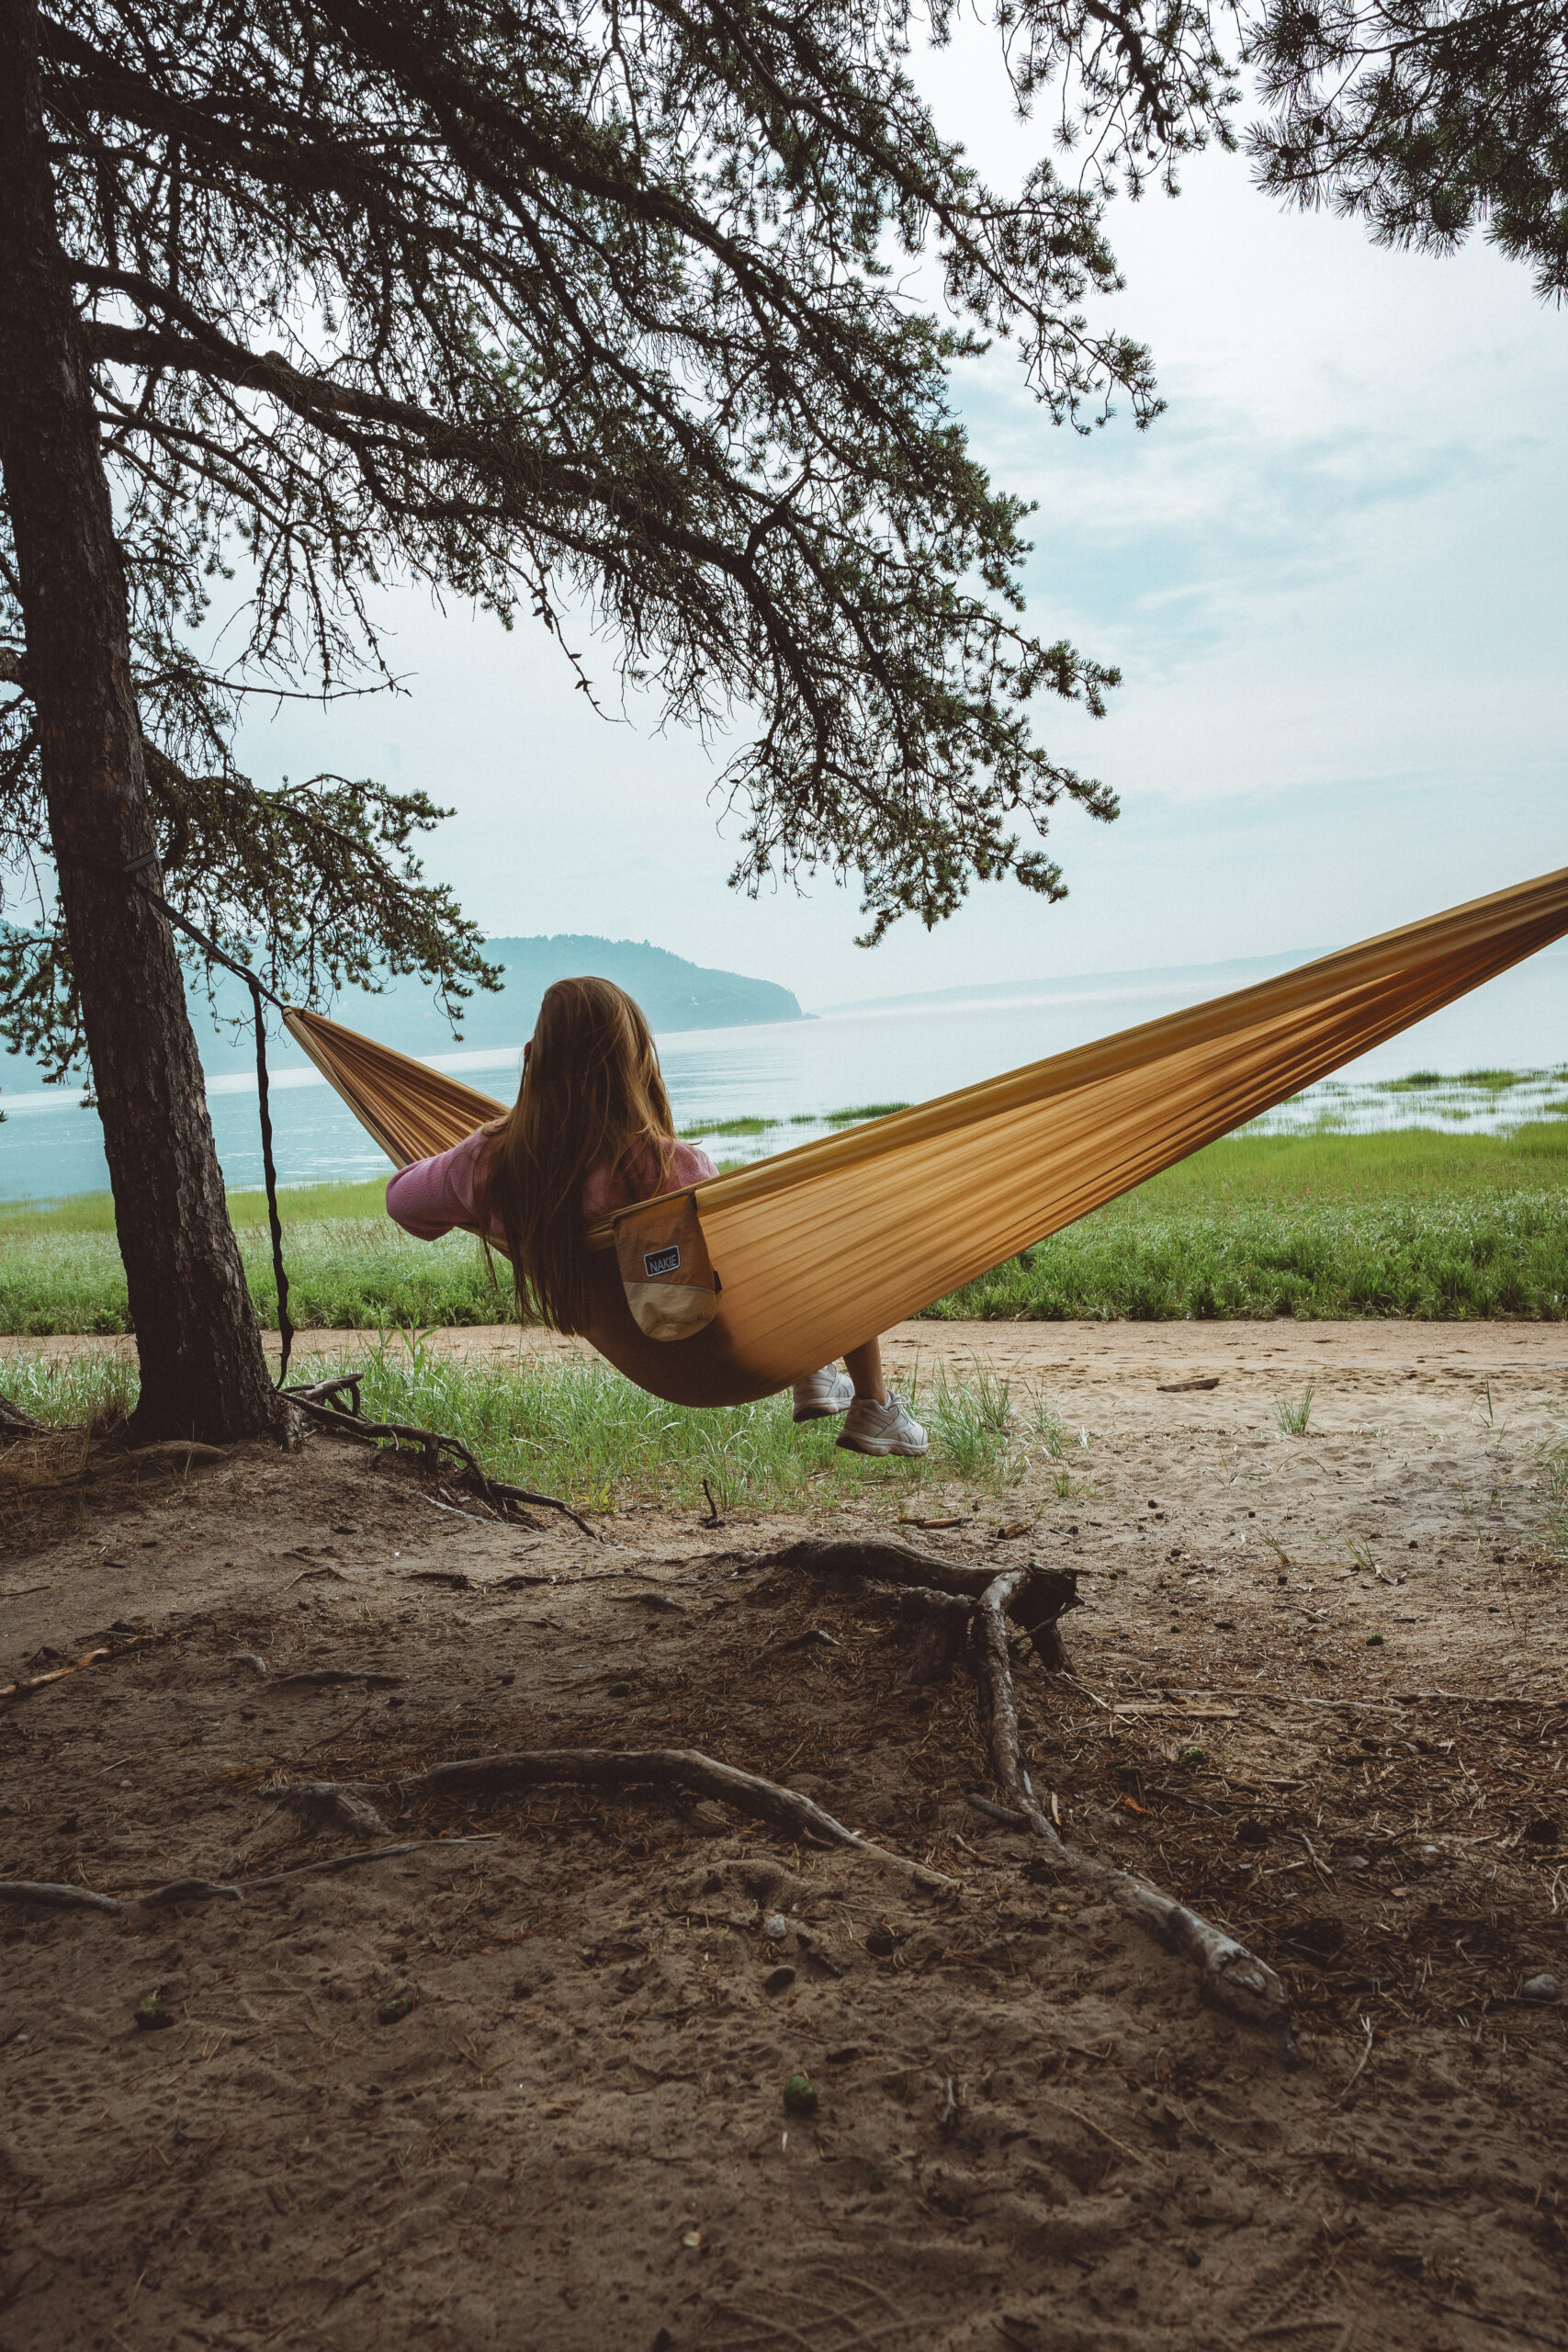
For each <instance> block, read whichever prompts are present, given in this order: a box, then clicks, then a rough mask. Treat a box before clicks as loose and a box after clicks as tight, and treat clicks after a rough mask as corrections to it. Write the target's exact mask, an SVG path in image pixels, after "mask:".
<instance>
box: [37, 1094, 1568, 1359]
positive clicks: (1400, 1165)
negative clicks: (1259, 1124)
mask: <svg viewBox="0 0 1568 2352" xmlns="http://www.w3.org/2000/svg"><path fill="white" fill-rule="evenodd" d="M1565 1178H1568V1121H1562V1120H1556V1121H1550V1122H1542V1123H1540V1124H1539V1125H1533V1126H1526V1127H1522V1128H1520V1129H1519V1130H1517V1133H1515V1134H1514V1135H1511V1136H1478V1135H1470V1136H1464V1135H1450V1134H1441V1133H1437V1132H1433V1131H1431V1130H1427V1129H1424V1128H1412V1129H1404V1130H1399V1131H1396V1132H1393V1133H1390V1134H1382V1135H1365V1136H1344V1135H1323V1134H1316V1135H1305V1136H1235V1137H1231V1138H1228V1139H1227V1140H1226V1141H1224V1142H1223V1143H1218V1144H1213V1145H1211V1146H1210V1148H1208V1150H1206V1151H1202V1152H1200V1153H1198V1154H1197V1155H1196V1156H1195V1157H1194V1158H1193V1159H1190V1160H1187V1161H1184V1162H1183V1163H1182V1165H1181V1166H1180V1167H1179V1168H1173V1169H1170V1170H1168V1171H1167V1173H1166V1174H1165V1175H1163V1176H1158V1177H1156V1178H1155V1179H1154V1180H1153V1181H1152V1182H1150V1183H1147V1184H1145V1185H1143V1186H1141V1187H1140V1188H1139V1190H1138V1191H1137V1192H1135V1193H1129V1194H1128V1195H1127V1197H1126V1198H1125V1199H1124V1200H1121V1201H1113V1202H1111V1204H1109V1205H1108V1206H1107V1207H1105V1208H1103V1209H1100V1210H1099V1211H1097V1212H1096V1214H1095V1215H1094V1216H1090V1217H1086V1218H1085V1219H1084V1220H1083V1221H1082V1222H1081V1223H1080V1224H1078V1225H1077V1226H1074V1227H1070V1228H1069V1229H1068V1230H1067V1231H1066V1232H1065V1233H1061V1234H1057V1235H1056V1236H1055V1237H1054V1238H1052V1239H1051V1240H1050V1241H1047V1242H1043V1243H1042V1244H1040V1246H1039V1247H1038V1248H1036V1249H1035V1250H1030V1251H1027V1252H1026V1253H1025V1256H1024V1258H1023V1259H1022V1260H1014V1261H1010V1262H1009V1263H1008V1264H1007V1265H1005V1266H1003V1267H1000V1268H998V1269H997V1270H996V1271H995V1272H991V1273H988V1274H986V1275H983V1276H982V1277H981V1278H980V1279H979V1280H978V1281H976V1282H973V1283H969V1284H967V1285H966V1287H965V1288H964V1290H962V1291H959V1292H957V1293H955V1294H954V1295H953V1296H952V1297H951V1298H947V1299H944V1300H942V1301H941V1302H940V1303H939V1304H938V1305H937V1306H933V1307H932V1308H931V1309H930V1310H929V1311H930V1312H931V1314H933V1315H936V1316H944V1317H946V1316H974V1317H982V1318H996V1317H1003V1318H1012V1317H1021V1318H1023V1319H1026V1320H1041V1321H1049V1320H1052V1319H1055V1318H1057V1317H1136V1318H1145V1317H1156V1318H1160V1317H1213V1316H1226V1317H1230V1316H1235V1317H1271V1316H1276V1315H1297V1316H1303V1317H1326V1316H1359V1315H1399V1316H1412V1317H1437V1318H1457V1317H1468V1316H1492V1315H1500V1316H1521V1317H1530V1318H1538V1319H1553V1320H1555V1319H1558V1318H1561V1317H1564V1316H1565V1315H1568V1185H1565V1182H1564V1180H1565ZM382 1192H383V1187H382V1186H381V1185H380V1184H377V1183H371V1184H360V1185H349V1184H339V1185H318V1186H314V1187H312V1188H310V1190H309V1191H301V1192H296V1193H287V1194H285V1195H284V1198H283V1203H282V1208H283V1216H284V1222H285V1227H286V1237H285V1238H286V1249H287V1261H288V1275H289V1284H290V1301H291V1306H292V1309H293V1313H294V1317H295V1320H296V1322H297V1323H299V1325H300V1326H302V1327H303V1328H307V1329H345V1330H346V1329H382V1328H388V1327H391V1326H395V1325H415V1326H418V1325H423V1324H475V1323H493V1322H497V1321H501V1320H502V1319H504V1317H505V1316H506V1314H507V1313H508V1311H509V1302H510V1285H509V1283H506V1281H505V1279H504V1276H503V1277H502V1287H501V1288H500V1289H499V1290H498V1289H497V1288H496V1287H495V1285H494V1283H492V1280H491V1272H490V1269H489V1267H488V1265H487V1263H486V1261H485V1258H484V1255H483V1253H482V1251H481V1250H479V1248H478V1246H477V1244H475V1243H474V1242H473V1241H471V1240H469V1239H468V1238H467V1237H466V1236H463V1235H453V1236H450V1237H448V1238H447V1239H446V1240H445V1241H442V1242H437V1243H434V1244H431V1243H427V1242H420V1241H413V1240H411V1239H410V1238H408V1237H407V1236H406V1235H404V1234H402V1233H401V1232H400V1231H399V1230H398V1228H397V1227H394V1226H392V1225H391V1224H390V1223H389V1221H388V1219H387V1217H386V1216H385V1215H384V1214H383V1211H382ZM231 1211H232V1213H233V1216H234V1220H235V1224H236V1227H237V1228H238V1230H239V1233H240V1242H241V1250H242V1254H243V1258H244V1261H245V1269H246V1273H247V1277H248V1279H249V1281H250V1283H251V1288H252V1292H253V1295H254V1297H255V1300H256V1304H257V1306H258V1308H259V1309H260V1311H261V1314H262V1316H263V1317H264V1319H265V1320H268V1321H271V1320H274V1319H276V1299H275V1296H274V1293H273V1283H272V1266H271V1252H270V1247H269V1244H268V1240H267V1235H266V1227H265V1203H264V1201H263V1199H262V1196H261V1195H260V1194H259V1193H236V1194H234V1195H233V1196H232V1198H231ZM128 1328H129V1322H128V1316H127V1309H126V1297H125V1278H124V1274H123V1272H122V1271H121V1268H120V1263H119V1256H118V1250H117V1248H116V1246H115V1240H114V1228H113V1216H112V1213H111V1210H110V1207H109V1204H108V1201H107V1197H104V1196H93V1197H91V1198H88V1199H85V1200H81V1201H72V1202H67V1203H64V1204H62V1205H61V1206H59V1207H58V1208H53V1209H48V1210H22V1211H15V1212H11V1213H9V1214H6V1213H3V1212H0V1331H5V1332H9V1333H19V1334H28V1333H32V1334H39V1335H41V1334H45V1333H53V1332H69V1331H85V1332H94V1331H97V1332H117V1331H123V1330H125V1329H128Z"/></svg>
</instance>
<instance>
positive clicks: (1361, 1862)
mask: <svg viewBox="0 0 1568 2352" xmlns="http://www.w3.org/2000/svg"><path fill="white" fill-rule="evenodd" d="M1339 1867H1340V1869H1341V1870H1345V1871H1370V1870H1371V1862H1369V1861H1368V1860H1367V1858H1366V1856H1365V1854H1347V1856H1346V1857H1345V1860H1343V1861H1342V1862H1341V1863H1340V1865H1339Z"/></svg>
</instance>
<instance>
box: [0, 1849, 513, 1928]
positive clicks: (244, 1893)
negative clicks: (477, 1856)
mask: <svg viewBox="0 0 1568 2352" xmlns="http://www.w3.org/2000/svg"><path fill="white" fill-rule="evenodd" d="M490 1844H491V1839H490V1838H404V1839H403V1840H402V1842H401V1843H400V1844H399V1845H396V1846H378V1847H376V1848H375V1849H373V1850H372V1851H368V1852H365V1853H359V1854H329V1855H328V1856H327V1858H326V1860H324V1861H321V1862H300V1863H299V1864H297V1865H296V1867H295V1868H294V1869H293V1870H291V1871H271V1872H269V1873H268V1875H267V1876H266V1877H265V1878H247V1879H236V1880H232V1881H230V1880H223V1879H210V1878H175V1879H171V1880H170V1881H169V1883H168V1884H167V1885H166V1886H152V1887H149V1888H148V1890H147V1892H146V1894H132V1895H127V1896H121V1895H118V1894H95V1893H94V1892H93V1890H92V1888H91V1887H87V1886H51V1885H50V1884H49V1883H47V1882H43V1881H39V1880H38V1879H26V1878H0V1903H10V1904H16V1905H24V1904H41V1905H44V1906H46V1907H47V1908H49V1909H51V1910H56V1911H109V1912H114V1913H117V1914H122V1913H124V1912H126V1911H130V1910H133V1909H135V1908H137V1907H138V1906H140V1907H141V1909H142V1910H145V1911H154V1910H165V1909H168V1908H169V1907H170V1906H171V1905H175V1904H177V1903H212V1902H223V1903H243V1902H244V1901H245V1900H246V1898H247V1897H248V1896H250V1895H252V1894H260V1893H261V1892H262V1891H263V1890H264V1888H266V1887H272V1886H282V1885H283V1884H284V1883H285V1882H286V1881H288V1880H289V1879H296V1878H330V1877H333V1876H335V1875H336V1873H337V1872H338V1871H352V1870H356V1869H357V1868H358V1866H359V1864H360V1863H361V1862H390V1861H395V1860H396V1859H397V1857H398V1856H399V1855H400V1854H421V1853H426V1852H428V1851H429V1849H431V1847H433V1846H488V1845H490Z"/></svg>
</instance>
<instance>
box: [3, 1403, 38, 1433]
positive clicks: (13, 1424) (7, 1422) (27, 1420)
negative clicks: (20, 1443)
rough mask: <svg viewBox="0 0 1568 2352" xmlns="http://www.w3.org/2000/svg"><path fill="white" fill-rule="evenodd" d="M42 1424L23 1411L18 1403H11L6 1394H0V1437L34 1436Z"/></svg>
mask: <svg viewBox="0 0 1568 2352" xmlns="http://www.w3.org/2000/svg"><path fill="white" fill-rule="evenodd" d="M43 1426H44V1424H43V1422H42V1421H35V1420H34V1419H33V1417H32V1415H31V1414H30V1413H24V1412H23V1410H22V1408H21V1407H20V1406H19V1405H13V1404H12V1402H11V1399H10V1398H9V1397H0V1437H36V1436H37V1434H38V1432H39V1430H41V1429H42V1428H43Z"/></svg>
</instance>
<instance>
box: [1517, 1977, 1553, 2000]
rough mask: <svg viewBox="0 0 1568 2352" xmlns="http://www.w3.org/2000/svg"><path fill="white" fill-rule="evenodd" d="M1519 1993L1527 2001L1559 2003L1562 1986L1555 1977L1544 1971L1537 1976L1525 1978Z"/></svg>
mask: <svg viewBox="0 0 1568 2352" xmlns="http://www.w3.org/2000/svg"><path fill="white" fill-rule="evenodd" d="M1519 1991H1520V1993H1521V1994H1522V1995H1523V1996H1524V1998H1525V1999H1526V2000H1527V2001H1560V2000H1561V1999H1562V1985H1560V1984H1559V1983H1558V1982H1557V1979H1556V1977H1555V1976H1551V1975H1548V1974H1547V1973H1545V1971H1544V1970H1543V1971H1542V1973H1541V1974H1540V1975H1539V1976H1527V1977H1526V1978H1525V1981H1524V1983H1523V1984H1522V1985H1520V1987H1519Z"/></svg>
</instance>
